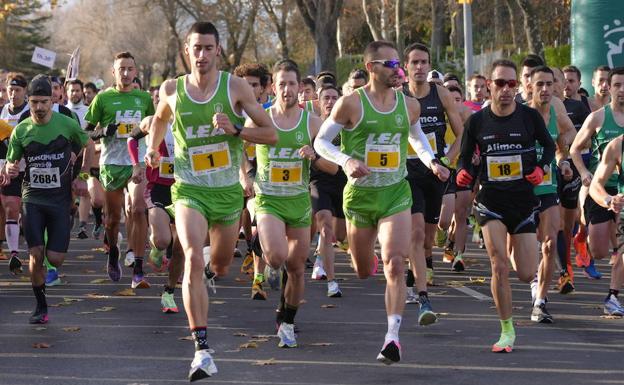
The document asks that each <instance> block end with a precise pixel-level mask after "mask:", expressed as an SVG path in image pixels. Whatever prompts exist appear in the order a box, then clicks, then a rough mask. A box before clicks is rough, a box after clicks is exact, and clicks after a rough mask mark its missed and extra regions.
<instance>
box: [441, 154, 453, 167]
mask: <svg viewBox="0 0 624 385" xmlns="http://www.w3.org/2000/svg"><path fill="white" fill-rule="evenodd" d="M440 160H441V161H442V164H443V165H445V166H448V165H450V164H451V161H450V160H449V158H447V157H446V156H443V157H441V158H440Z"/></svg>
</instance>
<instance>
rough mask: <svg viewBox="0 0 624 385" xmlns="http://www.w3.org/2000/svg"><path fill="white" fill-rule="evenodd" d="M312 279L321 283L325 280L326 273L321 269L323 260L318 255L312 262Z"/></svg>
mask: <svg viewBox="0 0 624 385" xmlns="http://www.w3.org/2000/svg"><path fill="white" fill-rule="evenodd" d="M312 279H313V280H315V281H323V280H326V279H327V273H326V272H325V269H323V259H322V258H321V256H320V255H317V256H316V259H315V261H314V267H313V268H312Z"/></svg>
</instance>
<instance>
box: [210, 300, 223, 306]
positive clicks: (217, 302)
mask: <svg viewBox="0 0 624 385" xmlns="http://www.w3.org/2000/svg"><path fill="white" fill-rule="evenodd" d="M224 303H225V301H210V304H211V305H223V304H224Z"/></svg>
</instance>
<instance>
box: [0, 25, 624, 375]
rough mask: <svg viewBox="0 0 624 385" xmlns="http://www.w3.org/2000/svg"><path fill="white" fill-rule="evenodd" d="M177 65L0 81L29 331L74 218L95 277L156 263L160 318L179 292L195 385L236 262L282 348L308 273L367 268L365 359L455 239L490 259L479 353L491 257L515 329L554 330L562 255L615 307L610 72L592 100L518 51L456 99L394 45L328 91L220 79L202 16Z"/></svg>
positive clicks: (394, 339) (335, 291)
mask: <svg viewBox="0 0 624 385" xmlns="http://www.w3.org/2000/svg"><path fill="white" fill-rule="evenodd" d="M184 52H185V54H186V56H187V58H188V62H189V63H190V67H191V71H190V73H189V74H186V75H181V76H178V77H177V78H175V79H170V80H166V81H165V82H164V83H163V84H162V85H161V86H160V87H153V88H150V89H149V92H147V91H144V90H142V85H141V83H140V81H139V80H138V79H137V67H136V61H135V59H134V57H133V56H132V54H131V53H129V52H121V53H119V54H117V55H115V57H114V58H113V65H112V71H113V75H114V80H115V81H114V84H113V85H112V86H111V87H109V88H107V89H104V90H98V89H97V87H96V86H95V85H94V84H93V83H86V84H83V83H82V82H81V81H80V80H78V79H71V80H67V81H64V80H63V79H59V78H56V77H49V76H46V75H38V76H36V77H35V78H33V79H32V80H30V81H27V79H26V78H25V77H24V76H23V75H22V74H19V73H10V74H8V75H7V78H6V83H5V84H2V85H0V102H2V103H4V106H3V107H2V111H1V113H0V140H2V144H1V145H0V148H2V154H1V155H2V158H3V161H2V164H1V167H2V168H1V171H0V184H1V185H2V188H1V191H0V192H1V196H0V199H1V202H2V210H0V216H1V219H2V220H3V221H4V229H5V232H4V241H6V248H7V249H8V254H9V255H5V254H1V255H0V258H2V259H6V260H8V266H9V269H10V271H11V272H12V273H14V274H20V273H22V270H23V269H22V263H23V262H22V258H24V257H25V255H20V254H19V236H20V232H22V233H23V235H24V238H25V240H26V243H27V246H28V258H29V264H28V268H29V271H30V277H31V282H32V288H33V293H34V296H35V298H36V307H35V310H34V312H33V313H32V315H31V316H30V319H29V321H30V323H33V324H39V323H46V322H48V306H47V302H46V294H45V290H46V289H45V288H46V286H54V285H57V284H59V283H60V279H59V273H58V269H59V268H61V265H62V263H63V259H64V258H65V256H66V254H67V250H68V247H69V243H70V238H71V231H72V229H73V228H74V227H77V231H76V236H77V238H80V239H86V238H89V237H92V238H94V239H99V238H100V237H102V236H103V243H104V247H105V249H106V254H107V257H108V258H107V262H106V267H107V273H108V276H109V278H110V279H111V281H113V282H124V281H122V276H123V274H124V269H125V268H127V269H129V270H128V271H131V274H130V275H131V278H130V285H131V287H132V288H133V289H147V288H149V287H150V286H151V285H150V283H149V280H148V279H147V277H146V273H145V270H146V269H145V264H147V263H149V264H150V265H151V267H152V268H153V269H154V270H155V271H160V272H162V271H168V277H167V283H166V284H165V286H164V289H163V291H162V295H161V310H162V311H163V312H165V313H177V312H178V311H179V310H178V306H177V304H176V300H175V288H176V284H177V283H178V282H179V281H180V280H181V282H182V298H183V302H184V308H185V311H186V315H187V317H188V322H189V327H190V330H191V333H192V337H193V340H194V343H195V350H196V351H195V356H194V359H193V361H192V363H191V368H190V371H189V380H191V381H195V380H199V379H202V378H205V377H209V376H212V375H213V374H215V373H217V368H216V365H215V363H214V361H213V358H212V356H211V349H210V348H209V346H208V336H207V333H206V327H207V324H208V304H209V301H208V298H209V291H208V287H207V286H211V284H213V283H214V279H215V278H218V277H222V276H225V275H226V274H227V273H228V269H229V267H230V265H231V263H232V260H233V258H234V256H237V255H238V256H242V257H244V259H243V260H242V264H241V271H242V272H245V273H248V274H249V275H250V276H251V277H252V278H251V287H250V290H251V295H250V297H251V299H253V300H266V299H267V294H266V291H265V290H266V288H267V285H270V286H271V287H273V288H275V289H279V290H280V293H281V298H280V301H279V307H278V309H277V312H276V314H277V316H276V327H277V335H278V337H279V346H280V347H285V348H294V347H297V336H296V330H297V328H296V324H295V317H296V315H297V312H298V309H299V304H300V303H301V302H302V300H303V298H304V286H305V279H304V274H305V269H306V268H312V275H311V277H312V279H317V280H326V281H327V296H329V297H341V296H342V295H343V292H342V290H341V288H340V286H339V283H338V281H337V280H336V274H335V268H334V259H335V255H336V250H344V251H346V252H347V253H348V255H349V256H350V258H351V264H352V266H353V269H354V270H355V271H356V273H357V276H358V277H359V278H362V279H365V278H368V277H370V276H372V275H375V274H376V273H377V269H378V267H379V266H380V262H381V268H382V269H383V275H384V277H385V281H386V288H385V305H386V313H387V319H388V329H387V332H386V334H385V337H384V342H383V345H382V347H381V349H380V352H379V354H378V356H377V360H379V361H380V362H383V363H386V364H392V363H396V362H399V361H400V359H401V345H400V342H399V330H400V326H401V323H402V316H403V312H404V308H405V306H406V304H418V305H419V311H418V323H419V324H420V325H423V326H426V325H430V324H433V323H435V322H436V321H437V317H438V316H437V314H436V313H435V312H434V311H433V304H432V301H431V299H430V298H429V296H428V289H427V288H428V285H432V284H433V281H434V279H435V275H434V269H433V254H434V247H439V248H441V249H442V250H443V252H442V258H443V260H444V261H445V262H448V263H449V265H448V266H449V269H450V270H452V271H454V272H457V273H461V272H463V271H465V270H466V269H467V268H469V267H468V266H467V265H466V263H465V260H464V253H465V249H466V241H467V238H469V234H468V229H469V228H470V227H473V232H474V235H475V238H476V240H478V242H479V243H480V245H481V246H482V247H485V249H486V251H487V254H488V256H489V258H490V261H491V267H492V277H491V289H492V295H493V298H494V300H495V304H496V309H497V312H498V315H499V318H500V323H501V334H500V339H499V340H498V341H497V342H496V343H494V344H493V346H492V351H493V352H511V351H512V350H513V347H514V343H515V331H514V325H513V321H512V300H511V286H510V283H509V275H510V263H509V261H511V268H512V269H513V270H515V274H516V275H517V277H518V278H519V279H520V280H521V281H523V282H526V283H527V284H529V285H530V288H531V294H532V299H531V300H532V304H533V306H532V310H531V314H530V318H531V320H532V321H535V322H539V323H552V322H554V317H553V316H552V315H551V314H550V313H549V312H548V310H547V302H548V289H549V287H550V286H551V284H552V280H553V279H556V280H557V287H558V291H559V293H560V294H562V295H566V294H569V293H571V292H573V291H574V290H575V287H574V282H575V277H574V271H573V264H576V265H577V267H578V268H582V271H583V272H584V273H585V275H586V276H587V277H588V278H590V279H600V278H601V273H600V272H599V271H598V270H597V268H596V265H595V264H594V260H595V259H602V258H610V262H611V280H610V282H609V285H608V286H609V287H608V289H607V288H606V287H605V294H606V297H605V300H604V303H603V307H604V312H605V313H606V314H609V315H614V316H624V307H623V306H622V305H621V304H620V302H619V301H618V294H619V290H620V287H621V286H622V283H623V281H624V265H623V260H622V256H621V255H620V253H618V246H619V245H620V244H621V242H622V239H621V238H618V237H621V236H622V232H623V231H624V230H622V227H621V226H622V221H621V220H620V218H619V213H620V210H621V209H622V207H623V206H624V194H623V192H624V180H622V178H621V177H620V175H622V172H621V168H622V151H623V149H622V134H624V68H622V67H619V68H609V67H606V66H600V67H597V68H596V69H595V71H594V72H593V77H592V79H591V83H592V86H593V88H594V89H595V94H594V95H593V96H592V97H588V96H587V95H583V94H582V91H581V90H582V89H581V87H580V86H581V72H580V71H579V69H578V68H576V67H574V66H571V65H570V66H566V67H564V68H554V67H548V66H546V65H545V63H544V61H543V60H542V58H540V57H539V56H536V55H528V56H527V57H526V58H525V59H524V60H523V61H522V63H521V66H520V68H519V69H518V68H517V67H516V64H515V63H514V62H512V61H510V60H506V59H498V60H496V61H494V62H493V63H492V67H491V70H490V71H489V72H488V73H485V74H474V75H473V76H471V77H470V79H468V81H467V85H468V87H467V89H466V90H465V91H464V90H463V89H462V86H461V82H460V78H459V77H458V76H457V75H454V74H452V73H447V74H442V73H440V72H438V71H436V70H434V69H433V68H432V63H431V56H430V53H429V50H428V47H427V46H426V45H423V44H421V43H413V44H410V45H408V46H407V48H405V50H404V52H398V51H397V49H396V48H395V47H394V45H393V44H392V43H389V42H385V41H374V42H372V43H370V44H368V45H367V47H366V49H365V51H364V55H363V68H356V69H354V70H353V71H352V72H351V73H350V74H349V76H348V80H347V81H346V83H345V84H343V85H339V84H338V81H337V78H336V75H335V74H333V73H331V72H328V71H323V72H321V73H319V74H317V75H316V76H309V77H304V76H302V71H301V70H300V68H299V67H298V66H297V64H296V63H295V62H293V61H292V60H288V59H284V60H280V61H278V62H277V63H276V64H275V65H274V66H273V67H272V68H271V69H270V70H269V69H268V68H267V67H266V66H265V65H263V64H259V63H247V64H242V65H240V66H238V67H237V68H235V69H234V71H233V74H230V73H228V72H225V71H220V70H219V69H218V63H219V56H220V54H221V51H220V46H219V34H218V31H217V29H216V28H215V26H214V25H213V24H211V23H208V22H198V23H195V24H194V25H193V26H192V27H191V28H190V30H189V32H188V34H187V36H186V40H185V46H184ZM518 78H519V80H518ZM91 215H93V218H94V222H95V223H94V225H93V228H92V229H91V231H90V232H89V230H88V228H87V226H88V222H89V218H90V216H91ZM76 216H77V217H78V224H77V226H74V223H73V222H74V217H76ZM123 218H125V226H124V227H123V231H125V234H126V239H127V249H126V250H125V253H124V255H122V253H121V251H120V241H121V239H122V227H120V223H122V220H123ZM470 223H471V225H470ZM239 238H240V239H241V240H243V241H244V244H246V246H247V249H246V250H243V251H242V252H241V251H239V250H238V249H237V248H236V245H237V241H238V240H239ZM538 242H539V243H540V244H541V249H540V250H539V251H538V250H537V249H536V244H538ZM572 244H573V245H574V254H575V258H574V261H573V258H571V256H572V254H573V253H572ZM377 246H378V247H379V249H380V253H379V255H377V254H376V252H375V250H376V247H377ZM309 255H312V257H311V258H308V256H309ZM406 267H407V268H406ZM211 338H218V336H214V337H211Z"/></svg>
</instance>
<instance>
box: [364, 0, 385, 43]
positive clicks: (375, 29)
mask: <svg viewBox="0 0 624 385" xmlns="http://www.w3.org/2000/svg"><path fill="white" fill-rule="evenodd" d="M371 8H372V4H371V1H370V0H362V10H363V11H364V16H365V17H366V24H367V25H368V29H370V32H371V35H373V40H382V38H381V29H380V28H379V26H378V24H377V20H376V18H375V15H374V14H373V11H372V9H371Z"/></svg>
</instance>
